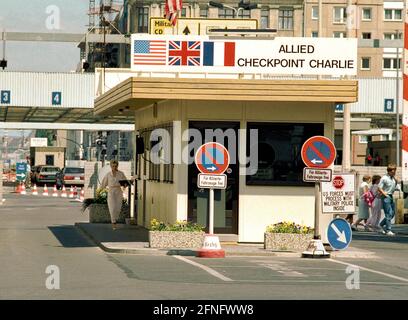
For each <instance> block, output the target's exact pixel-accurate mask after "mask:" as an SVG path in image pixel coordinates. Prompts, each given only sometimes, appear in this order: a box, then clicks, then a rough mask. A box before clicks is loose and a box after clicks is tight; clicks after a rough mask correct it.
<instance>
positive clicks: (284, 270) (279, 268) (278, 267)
mask: <svg viewBox="0 0 408 320" xmlns="http://www.w3.org/2000/svg"><path fill="white" fill-rule="evenodd" d="M261 266H263V267H265V268H268V269H271V270H273V271H276V272H278V273H281V274H283V275H284V276H285V277H307V275H305V274H303V273H301V272H299V271H295V270H292V269H291V268H289V267H287V266H284V265H283V263H282V262H279V263H262V264H261Z"/></svg>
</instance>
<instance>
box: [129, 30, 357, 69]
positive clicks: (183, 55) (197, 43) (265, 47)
mask: <svg viewBox="0 0 408 320" xmlns="http://www.w3.org/2000/svg"><path fill="white" fill-rule="evenodd" d="M339 48H341V50H339ZM131 52H132V57H131V68H132V70H133V71H149V72H150V71H151V72H154V71H158V72H203V73H205V72H215V73H217V72H218V73H269V74H276V75H288V74H298V75H307V74H308V75H330V76H347V75H349V76H352V75H356V73H357V39H355V38H349V39H347V38H296V37H290V38H289V37H288V38H275V39H269V40H249V39H245V40H233V39H231V40H230V39H212V38H210V37H208V36H203V37H199V36H170V35H168V36H160V37H159V36H154V35H143V34H133V35H132V51H131Z"/></svg>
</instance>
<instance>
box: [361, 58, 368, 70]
mask: <svg viewBox="0 0 408 320" xmlns="http://www.w3.org/2000/svg"><path fill="white" fill-rule="evenodd" d="M361 70H370V58H368V57H363V58H361Z"/></svg>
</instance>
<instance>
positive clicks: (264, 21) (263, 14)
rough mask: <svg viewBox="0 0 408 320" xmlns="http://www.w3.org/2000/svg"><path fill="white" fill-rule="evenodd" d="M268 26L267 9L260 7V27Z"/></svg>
mask: <svg viewBox="0 0 408 320" xmlns="http://www.w3.org/2000/svg"><path fill="white" fill-rule="evenodd" d="M267 28H269V9H262V11H261V29H267Z"/></svg>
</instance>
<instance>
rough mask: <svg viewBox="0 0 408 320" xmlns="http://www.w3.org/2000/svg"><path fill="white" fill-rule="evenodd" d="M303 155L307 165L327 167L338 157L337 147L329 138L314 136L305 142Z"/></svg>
mask: <svg viewBox="0 0 408 320" xmlns="http://www.w3.org/2000/svg"><path fill="white" fill-rule="evenodd" d="M301 155H302V160H303V162H304V163H305V165H306V166H307V167H311V168H327V167H330V165H331V164H332V163H333V162H334V159H336V148H335V146H334V144H333V142H332V141H331V140H330V139H329V138H326V137H323V136H314V137H311V138H309V139H308V140H306V142H305V143H304V144H303V146H302V151H301Z"/></svg>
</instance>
